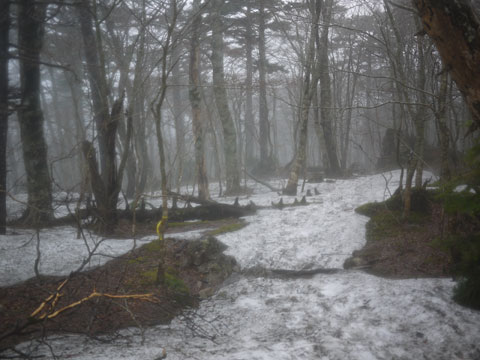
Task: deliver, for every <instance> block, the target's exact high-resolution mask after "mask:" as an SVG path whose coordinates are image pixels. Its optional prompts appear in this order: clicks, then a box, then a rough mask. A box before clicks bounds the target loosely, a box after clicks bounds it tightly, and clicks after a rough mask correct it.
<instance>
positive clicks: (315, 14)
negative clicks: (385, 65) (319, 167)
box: [283, 0, 322, 195]
mask: <svg viewBox="0 0 480 360" xmlns="http://www.w3.org/2000/svg"><path fill="white" fill-rule="evenodd" d="M321 8H322V1H321V0H312V1H311V2H310V13H311V16H312V23H311V25H310V38H309V40H308V45H307V51H306V53H307V55H306V57H305V59H306V60H305V64H304V67H305V70H304V81H303V89H302V98H301V100H300V110H299V119H298V122H299V128H300V129H299V139H298V144H297V151H296V155H295V159H294V161H293V165H292V168H291V171H290V176H289V178H288V183H287V186H286V187H285V189H284V190H283V193H284V194H285V195H296V194H297V186H298V179H299V175H300V172H301V170H302V167H303V166H305V163H306V158H307V135H308V134H307V130H308V114H309V112H310V105H311V103H312V98H313V95H314V94H316V91H315V88H316V87H317V84H318V79H319V69H318V66H317V65H318V64H316V63H315V44H316V43H317V44H318V28H319V25H318V23H319V19H320V12H321Z"/></svg>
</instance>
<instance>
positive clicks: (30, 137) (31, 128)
mask: <svg viewBox="0 0 480 360" xmlns="http://www.w3.org/2000/svg"><path fill="white" fill-rule="evenodd" d="M45 11H46V5H44V4H36V3H35V2H34V1H33V0H22V1H20V2H19V3H18V44H19V56H20V81H21V104H20V108H19V110H18V121H19V123H20V134H21V138H22V148H23V160H24V163H25V171H26V173H27V191H28V209H27V211H26V213H25V214H24V215H25V221H26V222H27V223H32V224H40V223H42V222H48V221H49V220H51V219H52V218H53V210H52V184H51V179H50V174H49V169H48V160H47V159H48V158H47V144H46V142H45V137H44V133H43V122H44V119H43V113H42V109H41V105H40V63H39V62H40V51H41V49H42V45H43V35H44V29H43V27H44V23H43V22H44V20H45Z"/></svg>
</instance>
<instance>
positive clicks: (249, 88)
mask: <svg viewBox="0 0 480 360" xmlns="http://www.w3.org/2000/svg"><path fill="white" fill-rule="evenodd" d="M251 16H252V14H251V7H250V4H249V5H248V7H247V18H246V28H245V35H246V36H245V61H246V77H245V166H246V167H247V168H250V167H251V166H252V165H253V164H254V160H255V159H254V146H253V144H254V139H255V123H254V117H253V42H254V35H253V26H252V20H251Z"/></svg>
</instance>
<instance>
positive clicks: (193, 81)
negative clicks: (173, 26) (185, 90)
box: [189, 0, 210, 200]
mask: <svg viewBox="0 0 480 360" xmlns="http://www.w3.org/2000/svg"><path fill="white" fill-rule="evenodd" d="M200 1H201V0H195V1H194V3H193V11H194V19H193V22H192V36H191V38H190V67H189V78H190V89H189V100H190V105H191V107H192V127H193V136H194V146H195V167H196V173H197V182H198V197H199V198H200V199H202V200H207V199H210V191H209V189H208V176H207V169H206V164H205V150H204V138H205V119H204V115H203V112H202V98H201V94H200V85H201V82H200V40H199V30H200V26H201V24H202V15H201V13H200Z"/></svg>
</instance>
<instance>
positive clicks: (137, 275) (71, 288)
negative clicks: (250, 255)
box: [0, 219, 245, 353]
mask: <svg viewBox="0 0 480 360" xmlns="http://www.w3.org/2000/svg"><path fill="white" fill-rule="evenodd" d="M175 225H176V226H175V227H174V228H175V230H179V229H180V228H182V227H183V226H181V225H182V224H178V223H177V224H175ZM244 225H245V224H244V223H243V222H242V221H240V220H238V219H225V220H220V221H209V222H205V221H203V222H198V223H185V225H184V227H186V228H187V229H194V228H206V227H208V228H209V229H210V230H207V234H206V235H205V236H204V237H203V238H201V239H200V240H194V241H187V240H178V239H171V238H168V234H166V240H165V245H166V246H165V247H166V250H165V269H166V270H165V274H164V281H163V283H161V284H158V283H157V281H156V280H157V269H158V264H159V256H160V254H161V253H162V251H163V247H162V246H161V245H160V242H159V240H156V241H153V242H151V243H149V244H146V245H144V246H142V247H140V248H138V249H135V250H133V251H131V252H129V253H127V254H125V255H123V256H121V257H119V258H116V259H113V260H111V261H110V262H108V263H107V264H105V265H104V266H101V267H98V268H95V269H93V270H91V271H88V272H81V273H77V274H74V275H71V276H69V277H67V281H66V282H65V279H66V278H65V277H42V278H34V279H30V280H28V281H26V282H24V283H21V284H18V285H14V286H10V287H5V288H0V319H1V321H0V353H2V351H4V350H6V349H8V348H11V347H12V346H14V345H15V344H18V343H19V342H23V341H27V340H29V339H34V338H39V337H43V336H46V335H49V334H52V333H60V332H61V333H83V334H87V335H91V336H95V335H98V334H114V333H115V331H116V330H119V329H121V328H125V327H129V326H137V327H144V326H149V325H155V324H161V323H168V322H169V321H170V320H171V319H172V318H173V317H174V316H175V315H177V314H178V313H179V312H181V311H182V310H184V309H185V308H188V307H195V306H196V305H197V304H198V302H199V300H200V299H201V298H204V297H208V296H210V295H212V294H213V293H214V291H215V289H216V288H217V287H218V286H219V285H220V284H221V283H222V282H223V281H224V280H225V279H226V278H227V277H228V276H230V275H231V273H232V272H233V271H235V270H236V269H237V267H236V263H235V259H234V258H232V257H230V256H226V255H224V254H223V251H224V250H225V248H226V246H225V245H223V244H222V243H220V242H219V241H218V240H216V238H215V237H213V235H216V234H219V233H222V232H227V231H234V230H237V229H239V228H240V227H242V226H244ZM126 228H129V227H128V226H126ZM212 228H213V230H212ZM148 229H149V230H148ZM148 229H147V228H146V227H145V228H141V229H138V230H139V233H142V234H144V235H145V234H146V233H148V231H150V233H151V234H153V229H154V227H151V226H149V227H148ZM147 230H148V231H147ZM117 235H120V234H117ZM62 284H63V285H62ZM92 294H97V295H93V296H92ZM37 309H38V311H37V313H35V310H37ZM63 310H64V311H63ZM58 311H60V312H58ZM57 312H58V313H57Z"/></svg>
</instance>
